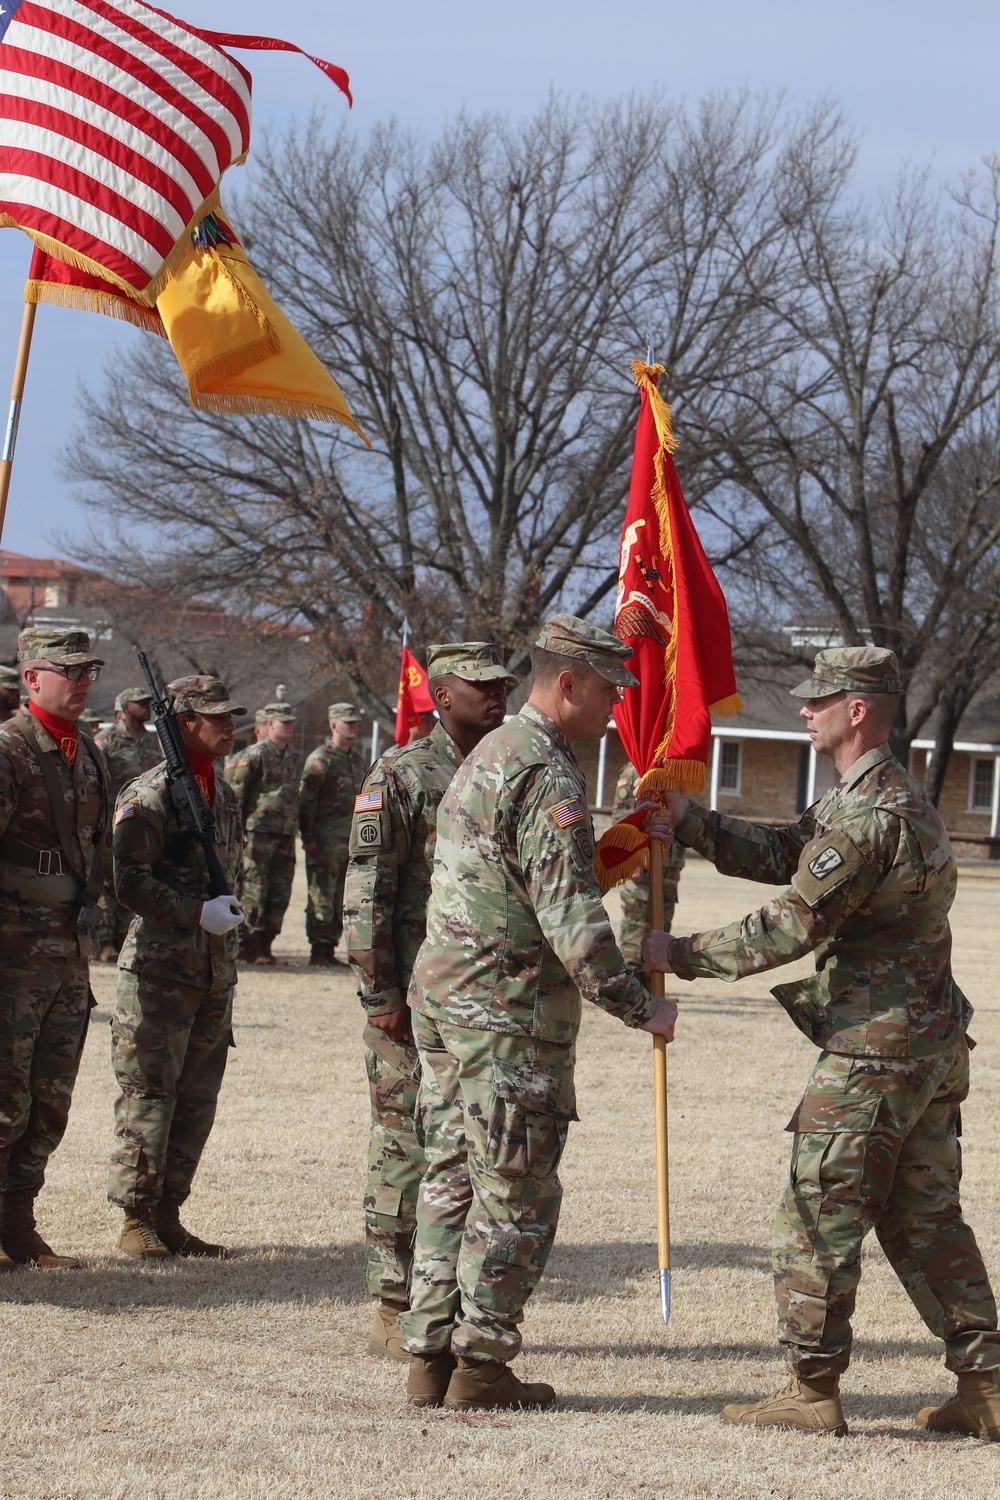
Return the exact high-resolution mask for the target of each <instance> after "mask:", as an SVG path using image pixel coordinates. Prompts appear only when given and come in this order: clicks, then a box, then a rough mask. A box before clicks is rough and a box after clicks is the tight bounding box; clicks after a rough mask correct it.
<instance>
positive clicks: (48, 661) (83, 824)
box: [0, 627, 110, 1270]
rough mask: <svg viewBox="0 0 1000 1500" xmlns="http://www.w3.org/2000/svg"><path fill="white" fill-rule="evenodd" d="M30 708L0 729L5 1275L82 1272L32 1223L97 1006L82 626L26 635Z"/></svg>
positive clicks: (97, 834) (93, 791)
mask: <svg viewBox="0 0 1000 1500" xmlns="http://www.w3.org/2000/svg"><path fill="white" fill-rule="evenodd" d="M18 660H19V661H20V663H21V671H22V673H23V676H24V685H25V690H26V692H27V695H28V703H27V706H26V707H25V708H23V709H21V710H20V712H18V713H17V714H15V716H14V717H13V719H10V720H9V721H8V722H7V723H5V724H3V725H2V726H0V927H2V931H3V963H2V965H0V1031H2V1032H3V1033H5V1034H6V1045H5V1046H4V1047H3V1048H2V1049H0V1244H2V1246H3V1250H4V1252H5V1253H4V1255H2V1256H0V1269H4V1270H9V1269H10V1265H11V1261H15V1262H24V1261H31V1262H33V1263H34V1264H35V1265H38V1266H43V1267H53V1266H76V1265H78V1264H79V1262H78V1261H76V1260H73V1259H72V1258H70V1257H68V1256H61V1255H56V1254H54V1252H53V1251H52V1249H51V1248H50V1247H49V1246H48V1245H47V1244H46V1243H45V1241H44V1240H43V1239H42V1237H41V1236H40V1235H39V1234H38V1232H37V1230H36V1229H35V1218H34V1200H35V1197H36V1195H37V1194H38V1191H39V1189H40V1188H41V1186H42V1183H43V1182H44V1180H45V1166H46V1163H47V1161H48V1158H49V1156H50V1155H51V1154H52V1152H53V1151H54V1150H55V1148H56V1147H57V1146H58V1144H59V1142H60V1141H61V1140H62V1137H63V1133H64V1131H65V1129H66V1121H67V1117H68V1115H69V1106H70V1099H71V1097H72V1093H73V1084H74V1082H75V1080H76V1074H77V1069H78V1067H79V1064H80V1055H81V1053H82V1051H83V1043H84V1039H85V1037H86V1033H87V1015H88V1011H89V1008H90V1004H91V999H90V986H89V983H88V975H87V958H88V956H89V954H90V951H91V940H90V937H89V931H90V928H91V927H92V925H93V922H95V921H96V919H97V916H98V912H97V897H98V894H99V892H100V889H101V872H102V870H103V858H104V840H105V837H106V833H107V828H108V823H109V821H110V804H109V801H108V790H107V773H106V771H105V768H104V758H103V756H102V755H101V752H100V751H99V750H98V749H96V748H95V746H94V743H93V741H92V740H91V739H90V737H89V736H88V735H87V734H86V733H85V732H84V731H81V730H79V729H78V728H77V720H78V719H79V717H80V715H81V714H82V713H83V711H84V708H85V707H86V703H87V694H88V693H89V691H90V686H91V682H92V681H93V680H94V679H96V677H97V675H98V673H99V671H100V668H101V666H102V665H103V664H102V662H101V661H100V659H99V658H98V657H96V656H94V654H93V652H92V651H91V649H90V640H89V637H88V636H86V635H85V634H84V632H83V631H82V630H68V631H61V630H56V629H44V628H42V627H39V628H36V629H29V630H22V631H21V634H20V636H19V637H18Z"/></svg>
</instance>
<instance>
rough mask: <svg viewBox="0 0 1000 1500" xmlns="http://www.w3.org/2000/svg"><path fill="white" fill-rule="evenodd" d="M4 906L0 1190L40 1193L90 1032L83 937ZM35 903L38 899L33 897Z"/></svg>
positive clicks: (0, 983) (0, 978)
mask: <svg viewBox="0 0 1000 1500" xmlns="http://www.w3.org/2000/svg"><path fill="white" fill-rule="evenodd" d="M11 905H12V903H7V902H4V903H0V924H2V926H3V961H2V963H0V1191H6V1190H8V1189H19V1188H29V1189H33V1190H36V1191H37V1189H38V1188H40V1187H41V1185H42V1183H43V1182H44V1180H45V1165H46V1163H47V1161H48V1159H49V1157H50V1156H51V1155H52V1153H53V1151H54V1150H55V1149H56V1147H57V1146H58V1144H59V1142H60V1141H61V1140H62V1138H63V1135H64V1134H65V1131H66V1122H67V1120H68V1118H69V1106H70V1100H71V1099H72V1097H73V1085H74V1083H75V1082H76V1075H77V1072H78V1070H79V1067H80V1056H81V1054H82V1052H83V1044H84V1041H85V1040H86V1036H87V1016H88V1013H89V1011H90V1004H91V1002H90V986H89V983H88V976H87V960H86V959H85V958H81V957H80V944H79V942H78V940H77V939H76V938H75V937H74V936H73V935H72V934H71V933H69V932H68V931H66V930H65V928H61V927H60V926H59V923H58V922H57V921H56V919H55V915H54V914H55V912H56V911H57V910H58V909H57V908H48V909H46V910H47V912H52V913H53V916H51V917H49V918H48V920H46V915H44V914H43V915H42V917H41V920H40V921H39V923H38V924H37V926H36V927H35V928H34V930H32V928H31V927H29V926H27V925H25V924H24V923H23V922H19V921H18V920H17V914H16V913H15V912H13V911H12V910H11V909H10V908H11ZM31 905H32V906H33V907H36V906H37V903H35V902H32V903H31Z"/></svg>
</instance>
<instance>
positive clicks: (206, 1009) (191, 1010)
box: [108, 970, 233, 1208]
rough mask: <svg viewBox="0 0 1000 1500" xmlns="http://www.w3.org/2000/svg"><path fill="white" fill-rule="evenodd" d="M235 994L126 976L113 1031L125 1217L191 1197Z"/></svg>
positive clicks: (114, 1177)
mask: <svg viewBox="0 0 1000 1500" xmlns="http://www.w3.org/2000/svg"><path fill="white" fill-rule="evenodd" d="M232 1019H233V992H232V990H231V989H228V990H222V991H219V992H213V991H212V990H203V989H195V988H193V987H192V986H191V985H184V984H171V983H170V982H169V980H164V979H152V978H146V979H144V978H142V977H141V976H139V975H137V974H130V973H128V972H127V971H125V970H123V971H122V972H121V973H120V974H119V975H118V994H117V1003H116V1006H115V1013H114V1016H113V1018H112V1021H111V1065H112V1067H113V1068H114V1070H115V1078H116V1079H117V1081H118V1088H119V1094H118V1098H117V1099H116V1100H115V1145H114V1150H113V1151H112V1153H111V1171H110V1174H109V1177H108V1197H109V1198H110V1200H111V1202H112V1203H118V1204H120V1205H121V1206H122V1207H123V1208H131V1207H133V1206H134V1205H135V1204H145V1205H149V1204H153V1203H158V1202H159V1201H160V1199H161V1198H163V1197H166V1198H174V1199H176V1201H177V1202H178V1203H183V1201H184V1199H185V1198H186V1197H187V1196H188V1194H189V1193H190V1191H191V1179H192V1178H193V1177H194V1174H195V1171H196V1169H197V1166H198V1163H199V1161H200V1160H201V1153H202V1152H203V1151H204V1149H205V1142H206V1141H207V1140H208V1137H209V1134H210V1133H211V1129H212V1124H213V1122H214V1120H215V1108H216V1104H217V1102H218V1098H219V1089H220V1088H221V1086H222V1076H223V1074H224V1073H225V1071H226V1060H227V1056H228V1052H229V1047H230V1045H231V1040H232V1031H231V1027H232Z"/></svg>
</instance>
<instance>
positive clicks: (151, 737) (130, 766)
mask: <svg viewBox="0 0 1000 1500" xmlns="http://www.w3.org/2000/svg"><path fill="white" fill-rule="evenodd" d="M95 744H97V745H99V746H100V747H101V749H102V750H103V751H104V758H105V760H106V761H107V763H108V777H109V778H110V781H111V795H112V796H113V797H117V796H118V793H119V792H120V791H121V789H122V787H123V786H126V785H127V784H128V783H129V782H130V781H134V780H135V778H136V777H137V776H141V775H142V773H143V771H151V770H152V768H153V767H154V766H157V765H159V763H160V761H161V760H162V759H163V751H162V750H161V749H160V740H159V736H158V735H156V734H150V732H149V730H148V729H144V730H143V731H142V733H141V734H133V733H132V731H131V729H129V728H128V727H127V725H125V724H123V723H122V722H121V720H118V721H117V722H116V723H114V724H112V726H111V728H110V729H105V730H103V731H102V732H101V733H100V734H99V735H98V736H97V739H96V740H95Z"/></svg>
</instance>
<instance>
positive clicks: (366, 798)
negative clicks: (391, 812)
mask: <svg viewBox="0 0 1000 1500" xmlns="http://www.w3.org/2000/svg"><path fill="white" fill-rule="evenodd" d="M381 807H382V793H381V792H380V791H379V792H359V793H358V795H357V796H356V797H355V799H354V811H355V812H356V813H364V812H379V811H380V809H381Z"/></svg>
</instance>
